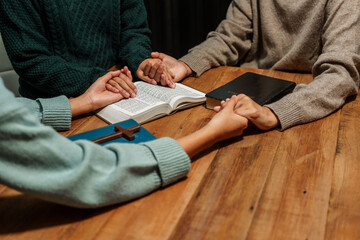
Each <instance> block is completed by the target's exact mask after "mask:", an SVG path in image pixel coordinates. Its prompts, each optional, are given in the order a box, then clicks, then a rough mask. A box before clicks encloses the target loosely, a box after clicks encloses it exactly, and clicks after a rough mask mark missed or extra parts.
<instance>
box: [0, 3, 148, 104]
mask: <svg viewBox="0 0 360 240" xmlns="http://www.w3.org/2000/svg"><path fill="white" fill-rule="evenodd" d="M0 27H1V34H2V37H3V40H4V44H5V47H6V50H7V53H8V55H9V58H10V60H11V62H12V64H13V66H14V69H15V70H16V72H17V73H18V74H19V76H20V89H19V91H20V93H21V95H22V96H24V97H28V98H32V99H35V98H39V97H55V96H59V95H66V96H67V97H75V96H78V95H80V94H82V93H83V92H85V91H86V89H87V88H88V87H89V86H90V85H91V84H92V83H93V82H94V81H95V80H96V79H97V78H99V77H100V76H102V75H104V74H105V73H106V72H107V70H108V69H109V68H110V67H112V66H114V65H115V64H120V65H123V66H128V67H129V68H130V70H131V71H132V73H135V72H136V69H137V68H138V65H139V64H140V63H141V62H142V61H143V60H144V59H145V58H148V57H150V53H151V47H150V39H149V35H150V30H149V28H148V24H147V15H146V9H145V6H144V3H143V1H142V0H94V1H85V0H73V1H70V0H52V1H48V0H32V1H30V0H24V1H12V0H2V1H1V3H0Z"/></svg>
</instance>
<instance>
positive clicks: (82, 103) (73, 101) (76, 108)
mask: <svg viewBox="0 0 360 240" xmlns="http://www.w3.org/2000/svg"><path fill="white" fill-rule="evenodd" d="M69 101H70V105H71V113H72V117H76V116H79V115H81V114H85V113H88V112H91V111H93V110H94V109H93V108H92V104H91V103H90V102H89V101H90V99H89V98H88V97H86V96H84V95H81V96H79V97H76V98H70V99H69Z"/></svg>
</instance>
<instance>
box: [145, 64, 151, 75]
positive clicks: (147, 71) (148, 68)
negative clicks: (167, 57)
mask: <svg viewBox="0 0 360 240" xmlns="http://www.w3.org/2000/svg"><path fill="white" fill-rule="evenodd" d="M151 68H152V63H151V62H150V61H149V62H148V63H147V64H146V65H145V69H144V76H149V73H150V70H151Z"/></svg>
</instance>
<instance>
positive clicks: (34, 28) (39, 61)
mask: <svg viewBox="0 0 360 240" xmlns="http://www.w3.org/2000/svg"><path fill="white" fill-rule="evenodd" d="M37 2H38V1H29V0H26V1H12V0H2V1H1V4H0V30H1V35H2V38H3V40H4V45H5V47H6V50H7V53H8V55H9V58H10V60H11V62H12V64H13V67H14V69H15V71H16V72H17V73H18V74H19V75H20V77H21V79H23V80H26V84H30V85H31V86H34V87H36V89H37V90H41V91H43V92H44V95H46V96H59V95H66V96H68V97H74V96H78V95H80V94H82V93H83V92H85V90H86V89H88V88H89V87H90V85H91V84H92V83H93V82H94V81H95V80H96V79H98V78H99V77H101V76H103V75H105V74H106V73H107V70H106V69H102V68H99V67H84V66H80V65H79V64H77V63H76V62H68V61H66V59H64V58H63V57H62V56H59V55H58V54H56V53H55V52H56V49H53V48H52V46H51V44H50V42H49V39H48V33H47V31H49V29H45V24H44V22H43V21H44V19H43V18H42V13H41V8H40V6H39V5H40V3H37ZM55 40H56V39H55ZM75 83H76V84H75Z"/></svg>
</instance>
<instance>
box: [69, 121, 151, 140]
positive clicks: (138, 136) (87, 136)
mask: <svg viewBox="0 0 360 240" xmlns="http://www.w3.org/2000/svg"><path fill="white" fill-rule="evenodd" d="M116 125H120V126H121V127H123V128H125V129H128V128H130V127H134V126H136V125H138V126H140V130H139V131H138V132H135V133H133V134H134V135H135V139H134V140H131V141H130V140H127V139H126V138H124V137H120V138H116V139H114V140H111V141H107V142H104V143H101V144H100V145H105V144H109V143H114V142H119V143H140V142H147V141H151V140H154V139H156V137H155V136H154V135H152V134H151V133H150V132H149V131H147V130H146V129H145V128H144V127H142V126H141V125H140V124H139V123H137V122H136V121H135V120H132V119H129V120H126V121H123V122H119V123H115V124H111V125H109V126H106V127H102V128H97V129H94V130H91V131H87V132H83V133H79V134H76V135H72V136H69V137H68V138H69V139H70V140H72V141H76V140H81V139H84V140H94V139H97V138H100V137H103V136H106V135H109V134H113V133H115V132H116V131H115V127H116Z"/></svg>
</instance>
